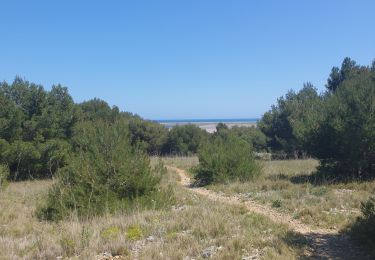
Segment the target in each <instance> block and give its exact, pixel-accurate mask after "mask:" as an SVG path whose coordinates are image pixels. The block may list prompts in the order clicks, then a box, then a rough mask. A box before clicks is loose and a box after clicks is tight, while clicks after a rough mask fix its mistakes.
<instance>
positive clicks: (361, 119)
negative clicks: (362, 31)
mask: <svg viewBox="0 0 375 260" xmlns="http://www.w3.org/2000/svg"><path fill="white" fill-rule="evenodd" d="M374 77H375V70H370V69H369V68H368V67H361V68H357V69H355V70H353V73H351V74H350V77H349V76H348V77H346V78H345V80H343V81H342V82H341V83H340V84H339V85H338V87H337V89H336V88H335V89H336V90H335V92H334V93H330V94H329V95H327V97H326V99H325V102H324V106H323V108H324V116H323V119H322V120H321V121H320V122H318V123H319V127H318V128H317V129H316V131H315V132H314V135H313V136H312V138H311V140H312V145H311V153H312V155H314V156H315V157H316V158H318V159H319V160H320V162H321V167H320V172H322V173H328V174H330V176H328V177H333V178H335V179H341V180H350V179H369V178H374V177H375V131H374V126H375V117H374V108H375V106H374V104H375V103H374V101H375V81H374Z"/></svg>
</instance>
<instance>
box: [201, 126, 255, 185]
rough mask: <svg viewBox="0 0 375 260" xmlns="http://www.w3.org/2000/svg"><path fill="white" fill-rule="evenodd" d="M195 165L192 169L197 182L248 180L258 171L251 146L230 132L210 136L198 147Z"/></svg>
mask: <svg viewBox="0 0 375 260" xmlns="http://www.w3.org/2000/svg"><path fill="white" fill-rule="evenodd" d="M198 157H199V165H198V166H197V168H196V169H195V171H196V180H197V182H198V183H199V184H201V185H205V184H210V183H218V182H219V183H225V182H228V181H248V180H251V179H253V178H255V177H257V176H258V175H260V174H261V166H260V165H259V163H258V162H257V161H255V158H254V154H253V151H252V147H251V145H250V144H249V143H248V142H246V141H245V140H243V139H241V138H240V137H238V136H236V135H235V134H233V133H226V134H221V135H216V136H214V137H212V140H211V141H210V142H209V143H207V144H206V145H204V146H202V147H201V149H200V150H199V154H198Z"/></svg>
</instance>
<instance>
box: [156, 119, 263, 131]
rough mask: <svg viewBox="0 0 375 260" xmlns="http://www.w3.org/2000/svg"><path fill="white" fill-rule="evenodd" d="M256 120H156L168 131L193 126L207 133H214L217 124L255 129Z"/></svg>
mask: <svg viewBox="0 0 375 260" xmlns="http://www.w3.org/2000/svg"><path fill="white" fill-rule="evenodd" d="M258 120H259V119H258V118H230V119H171V120H157V122H158V123H160V124H162V125H164V126H166V127H167V128H168V129H170V128H172V127H174V126H176V125H187V124H193V125H196V126H198V127H199V128H201V129H203V130H206V131H207V132H208V133H214V132H215V131H216V126H217V124H219V123H224V124H226V125H227V126H228V127H229V128H232V127H233V126H244V127H255V126H256V124H257V122H258Z"/></svg>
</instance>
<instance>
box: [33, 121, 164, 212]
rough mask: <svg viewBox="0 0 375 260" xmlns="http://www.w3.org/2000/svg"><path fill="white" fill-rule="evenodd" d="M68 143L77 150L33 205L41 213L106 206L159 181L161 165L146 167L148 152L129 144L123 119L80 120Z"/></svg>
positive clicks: (107, 209)
mask: <svg viewBox="0 0 375 260" xmlns="http://www.w3.org/2000/svg"><path fill="white" fill-rule="evenodd" d="M73 143H74V149H75V151H76V154H77V155H76V156H75V157H74V158H72V159H71V160H70V162H69V164H68V165H67V166H65V167H64V168H62V169H60V170H59V172H58V180H57V181H56V183H55V184H54V185H53V187H52V188H51V189H50V191H49V194H48V199H47V201H46V204H45V205H44V207H42V208H41V209H40V210H39V216H40V217H41V218H45V219H60V218H62V217H64V216H66V215H67V214H70V213H71V212H72V211H73V212H75V213H76V214H78V215H79V216H94V215H100V214H103V213H107V212H112V211H114V210H116V209H119V208H121V207H122V205H124V204H126V203H128V202H129V201H131V200H134V199H135V198H139V197H142V196H146V195H148V194H150V193H151V192H153V191H154V190H155V188H156V185H157V184H158V183H159V181H160V178H161V175H160V174H161V173H162V169H163V168H162V167H159V168H158V171H157V172H156V171H152V169H151V168H150V162H149V158H148V156H147V155H146V154H145V153H143V152H142V151H140V150H137V149H136V148H134V147H132V146H131V145H130V142H129V133H128V129H127V127H126V123H125V122H124V121H117V122H115V123H114V124H109V123H107V122H103V121H98V122H82V123H80V124H78V125H77V126H76V127H75V130H74V136H73ZM125 206H126V205H124V207H125Z"/></svg>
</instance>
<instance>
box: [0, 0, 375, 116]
mask: <svg viewBox="0 0 375 260" xmlns="http://www.w3.org/2000/svg"><path fill="white" fill-rule="evenodd" d="M374 10H375V1H361V0H358V1H344V0H341V1H333V0H329V1H327V0H320V1H307V0H306V1H301V0H298V1H276V0H275V1H250V0H244V1H240V0H233V1H229V0H226V1H220V0H178V1H177V0H170V1H163V0H160V1H154V0H150V1H142V0H136V1H93V0H91V1H77V0H71V1H68V0H64V1H51V0H46V1H38V0H34V1H29V0H24V1H18V0H2V1H1V3H0V12H1V15H0V35H1V39H0V80H6V81H12V80H13V79H14V76H15V75H20V76H22V77H24V78H26V79H27V80H29V81H33V82H36V83H40V84H43V85H44V86H45V87H46V88H47V89H49V88H50V87H51V85H52V84H54V83H61V84H63V85H65V86H67V87H69V89H70V93H71V94H72V96H73V98H74V99H75V101H77V102H80V101H83V100H88V99H91V98H93V97H99V98H102V99H104V100H106V101H107V102H108V103H109V104H111V105H117V106H119V107H120V108H121V109H122V110H126V111H131V112H135V113H138V114H140V115H141V116H143V117H145V118H149V119H171V118H231V117H232V118H233V117H236V118H239V117H242V118H243V117H259V116H261V115H262V114H263V112H265V111H266V110H268V109H269V107H270V105H271V104H273V103H274V102H275V101H276V99H277V97H279V96H281V95H283V94H285V93H286V91H287V90H288V89H291V88H293V89H296V90H298V89H300V88H301V87H302V84H303V83H304V82H306V81H310V82H312V83H313V84H314V85H316V86H317V87H318V88H319V89H320V90H323V88H324V84H325V82H326V79H327V77H328V74H329V72H330V69H331V67H332V66H334V65H340V64H341V61H342V59H343V58H344V57H346V56H349V57H351V58H353V59H355V60H356V61H357V62H358V63H361V64H370V62H371V61H372V59H373V58H375V20H374Z"/></svg>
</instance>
